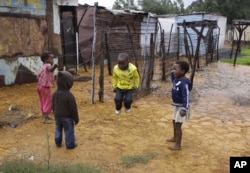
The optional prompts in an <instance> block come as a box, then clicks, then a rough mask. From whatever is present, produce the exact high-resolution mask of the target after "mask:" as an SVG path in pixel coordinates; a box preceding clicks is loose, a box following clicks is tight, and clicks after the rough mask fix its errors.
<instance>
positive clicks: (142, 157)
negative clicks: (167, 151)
mask: <svg viewBox="0 0 250 173" xmlns="http://www.w3.org/2000/svg"><path fill="white" fill-rule="evenodd" d="M157 155H158V154H157V153H156V152H148V153H145V154H139V155H124V156H122V165H123V166H124V167H126V168H131V167H133V166H134V165H135V164H136V163H141V164H146V163H147V162H148V161H149V159H153V158H155V157H156V156H157Z"/></svg>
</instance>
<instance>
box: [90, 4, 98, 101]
mask: <svg viewBox="0 0 250 173" xmlns="http://www.w3.org/2000/svg"><path fill="white" fill-rule="evenodd" d="M97 6H98V2H95V9H94V15H93V16H94V17H93V19H94V36H93V44H92V58H91V59H92V90H91V100H90V102H91V104H94V96H95V47H96V11H97Z"/></svg>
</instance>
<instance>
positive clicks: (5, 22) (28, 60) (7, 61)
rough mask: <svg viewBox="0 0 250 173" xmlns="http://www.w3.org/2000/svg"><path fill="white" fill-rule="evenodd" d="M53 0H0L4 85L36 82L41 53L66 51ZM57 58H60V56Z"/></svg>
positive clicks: (0, 72)
mask: <svg viewBox="0 0 250 173" xmlns="http://www.w3.org/2000/svg"><path fill="white" fill-rule="evenodd" d="M53 4H54V3H53V0H47V1H46V0H41V1H18V0H13V1H0V16H1V17H0V23H1V25H0V37H1V39H0V86H2V85H12V84H16V83H17V84H21V83H28V82H35V81H36V80H37V79H36V74H37V71H38V69H39V68H40V66H41V64H42V62H41V61H40V54H41V53H42V51H44V50H51V51H53V53H54V54H55V55H56V56H57V57H58V56H61V55H62V47H61V44H60V43H61V37H60V35H59V34H55V32H54V28H53V26H54V25H53V24H54V22H53V17H51V16H53V15H52V14H53ZM56 60H57V59H56Z"/></svg>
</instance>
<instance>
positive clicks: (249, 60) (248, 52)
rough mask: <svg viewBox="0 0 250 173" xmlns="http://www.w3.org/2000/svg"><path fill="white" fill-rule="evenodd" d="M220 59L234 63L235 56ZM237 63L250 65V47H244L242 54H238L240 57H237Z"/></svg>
mask: <svg viewBox="0 0 250 173" xmlns="http://www.w3.org/2000/svg"><path fill="white" fill-rule="evenodd" d="M220 61H221V62H226V63H230V64H233V63H234V57H232V58H231V59H230V58H225V59H221V60H220ZM236 64H239V65H250V49H249V48H243V49H242V50H241V53H240V55H238V57H237V59H236Z"/></svg>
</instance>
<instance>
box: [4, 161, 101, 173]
mask: <svg viewBox="0 0 250 173" xmlns="http://www.w3.org/2000/svg"><path fill="white" fill-rule="evenodd" d="M17 172H18V173H69V172H70V173H102V171H101V170H99V169H96V168H94V167H90V166H87V165H84V164H72V165H67V166H66V165H51V166H50V168H49V169H48V168H47V167H45V166H41V165H38V164H35V163H33V162H30V161H25V160H13V161H4V162H3V163H2V164H1V165H0V173H17Z"/></svg>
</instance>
